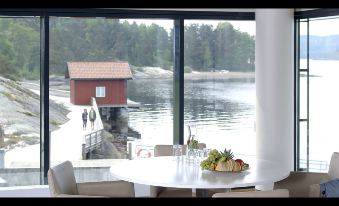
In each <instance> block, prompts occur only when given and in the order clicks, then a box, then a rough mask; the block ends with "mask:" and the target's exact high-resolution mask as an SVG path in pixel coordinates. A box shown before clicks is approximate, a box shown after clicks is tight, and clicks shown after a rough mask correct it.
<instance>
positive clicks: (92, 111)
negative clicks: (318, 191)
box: [89, 107, 97, 130]
mask: <svg viewBox="0 0 339 206" xmlns="http://www.w3.org/2000/svg"><path fill="white" fill-rule="evenodd" d="M96 118H97V116H96V113H95V111H94V109H93V107H92V108H91V111H89V121H91V127H92V130H93V129H94V121H95V119H96Z"/></svg>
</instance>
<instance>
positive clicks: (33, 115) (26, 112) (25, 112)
mask: <svg viewBox="0 0 339 206" xmlns="http://www.w3.org/2000/svg"><path fill="white" fill-rule="evenodd" d="M17 112H19V113H21V114H25V115H27V116H30V117H35V116H36V115H35V114H33V113H32V112H29V111H24V112H23V111H17Z"/></svg>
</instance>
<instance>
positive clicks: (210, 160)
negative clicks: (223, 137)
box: [200, 149, 221, 170]
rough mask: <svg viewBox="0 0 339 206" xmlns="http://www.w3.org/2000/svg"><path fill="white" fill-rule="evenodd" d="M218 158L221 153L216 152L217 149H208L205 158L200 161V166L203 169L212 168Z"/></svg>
mask: <svg viewBox="0 0 339 206" xmlns="http://www.w3.org/2000/svg"><path fill="white" fill-rule="evenodd" d="M220 158H221V154H220V153H219V152H218V150H216V149H214V150H212V151H210V153H209V154H208V157H207V159H205V160H203V161H201V163H200V166H201V168H202V169H204V170H214V168H215V167H216V166H217V163H218V160H219V159H220Z"/></svg>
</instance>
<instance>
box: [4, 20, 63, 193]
mask: <svg viewBox="0 0 339 206" xmlns="http://www.w3.org/2000/svg"><path fill="white" fill-rule="evenodd" d="M0 105H1V106H0V187H1V186H17V185H18V186H21V185H35V184H40V19H39V18H36V17H25V18H18V17H0ZM58 109H59V108H58V107H52V108H51V114H52V115H51V120H53V119H55V118H57V117H58V114H56V113H53V112H55V111H57V110H58Z"/></svg>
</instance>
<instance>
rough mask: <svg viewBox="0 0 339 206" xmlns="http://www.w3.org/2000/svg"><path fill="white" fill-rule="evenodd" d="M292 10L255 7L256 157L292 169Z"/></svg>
mask: <svg viewBox="0 0 339 206" xmlns="http://www.w3.org/2000/svg"><path fill="white" fill-rule="evenodd" d="M293 13H294V10H293V9H256V12H255V19H256V41H255V78H256V79H255V82H256V135H257V142H256V144H257V146H256V147H257V157H258V158H262V159H267V160H272V161H275V162H278V163H279V164H283V165H286V167H287V168H288V169H290V170H293V164H294V163H293V162H294V161H293V158H294V136H293V135H294V125H293V119H294V118H293V116H294V92H293V91H294V86H293V84H294V81H293V78H294V75H293V71H294V69H293V66H294V59H293V56H294V17H293Z"/></svg>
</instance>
